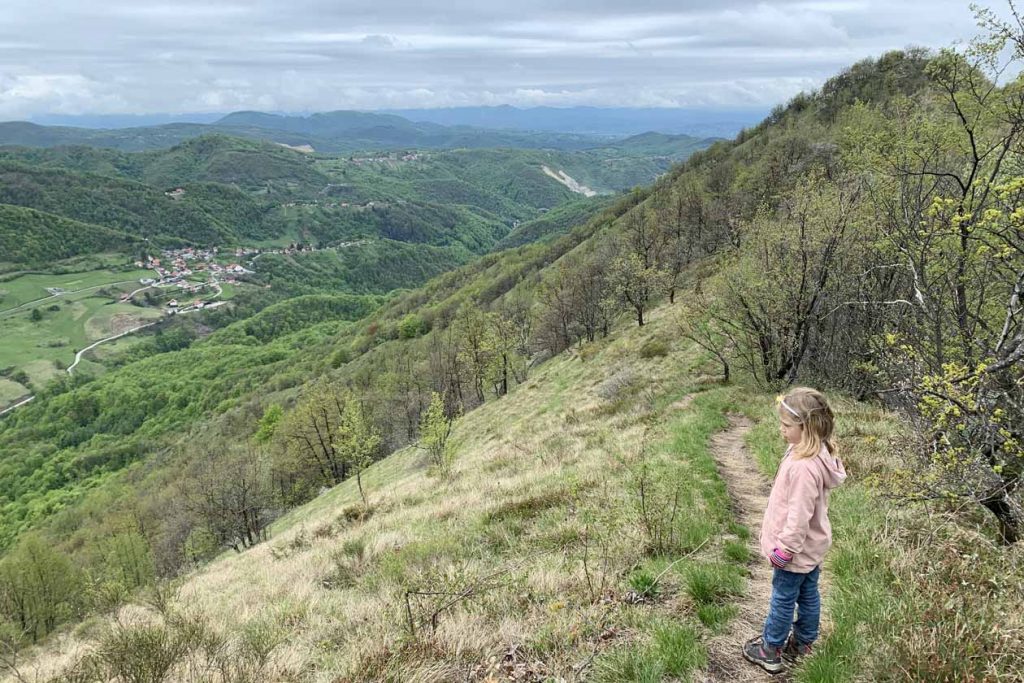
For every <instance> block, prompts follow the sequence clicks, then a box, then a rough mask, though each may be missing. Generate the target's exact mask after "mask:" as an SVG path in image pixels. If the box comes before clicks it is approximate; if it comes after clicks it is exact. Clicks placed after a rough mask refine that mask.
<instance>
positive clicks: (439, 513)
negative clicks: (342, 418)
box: [24, 307, 1013, 682]
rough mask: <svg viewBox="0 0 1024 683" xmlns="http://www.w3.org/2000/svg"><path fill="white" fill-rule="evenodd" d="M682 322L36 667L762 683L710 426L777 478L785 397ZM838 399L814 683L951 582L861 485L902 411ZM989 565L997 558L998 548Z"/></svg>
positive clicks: (554, 367)
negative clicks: (835, 468)
mask: <svg viewBox="0 0 1024 683" xmlns="http://www.w3.org/2000/svg"><path fill="white" fill-rule="evenodd" d="M677 313H678V311H676V310H674V309H673V308H671V307H665V308H663V309H660V310H658V311H656V312H655V313H654V314H653V315H652V316H651V318H650V322H649V323H648V325H646V326H645V327H643V328H637V327H635V326H630V327H623V328H620V329H617V330H616V331H615V332H614V333H613V334H612V335H611V336H610V337H609V338H607V339H605V340H603V341H601V342H599V343H597V344H596V345H594V346H592V347H587V348H586V350H585V353H583V354H580V353H570V354H565V355H563V356H561V357H559V358H557V359H555V360H552V361H550V362H549V363H547V364H545V365H544V366H543V367H541V368H539V369H538V370H537V371H536V372H534V373H533V375H532V377H531V378H530V379H529V381H528V382H527V383H526V384H524V385H523V386H522V387H520V388H519V389H518V390H517V391H515V392H513V393H512V394H510V395H509V396H507V397H505V398H503V399H501V400H500V401H495V402H493V403H489V404H487V405H485V406H484V407H482V408H480V409H478V410H476V411H474V412H473V413H471V414H469V415H467V416H466V417H464V418H463V419H461V420H459V421H458V422H457V423H456V428H455V431H454V432H453V435H452V442H453V444H454V454H453V456H452V457H453V465H452V471H451V474H450V475H448V476H442V475H439V474H438V472H437V471H436V470H435V469H434V468H432V467H431V466H430V464H429V462H428V458H427V456H426V454H425V453H424V452H423V451H421V450H418V449H415V448H408V449H405V450H402V451H399V452H398V453H395V454H394V455H392V456H390V457H389V458H387V459H386V460H384V461H381V462H379V463H377V464H375V465H374V466H372V467H371V468H370V469H368V470H367V471H365V472H364V473H363V475H362V486H363V488H364V490H365V493H366V495H367V497H368V500H369V505H370V507H369V508H366V507H364V506H363V503H362V502H361V498H360V493H359V491H358V489H357V487H356V482H355V481H354V480H349V481H347V482H345V483H343V484H341V485H339V486H337V487H335V488H334V489H332V490H331V491H330V492H328V493H325V494H323V495H321V496H319V497H318V498H316V499H315V500H314V501H312V502H310V503H309V504H307V505H306V506H304V507H301V508H298V509H296V510H294V511H292V512H291V513H289V514H288V515H287V516H285V517H283V518H282V519H280V520H278V521H277V522H276V523H275V525H274V527H273V529H272V530H271V533H270V537H269V540H267V541H266V542H264V543H262V544H261V545H259V546H257V547H255V548H253V549H250V550H248V551H245V552H243V553H241V554H236V553H230V554H228V555H225V556H223V557H221V558H219V559H218V560H216V561H215V562H213V563H212V564H211V565H210V566H208V567H206V568H204V569H202V570H200V571H198V572H195V573H193V574H191V575H189V576H187V577H186V578H185V579H184V580H183V581H182V582H181V583H179V584H177V585H176V586H175V588H174V589H173V591H172V592H170V593H165V594H163V595H162V597H160V598H159V600H158V601H154V602H150V603H141V602H140V603H135V604H132V605H130V606H128V607H125V608H122V609H121V610H119V611H118V615H117V621H116V622H114V621H112V620H110V619H107V620H105V621H104V622H102V623H99V624H94V625H93V627H92V628H91V629H90V630H89V631H80V632H79V633H77V634H74V635H68V636H66V637H65V638H63V639H62V640H61V641H60V646H59V649H58V648H56V647H55V645H56V643H54V644H53V645H43V646H41V647H40V648H38V649H35V650H34V651H32V652H30V653H28V655H27V659H26V664H25V667H24V670H26V671H27V670H29V669H30V668H31V670H34V671H38V672H39V673H40V674H41V676H42V677H43V679H44V680H45V679H47V677H48V676H50V675H55V674H57V673H59V672H64V673H65V675H66V674H67V673H68V672H70V671H78V672H82V671H91V672H93V675H98V676H100V677H103V676H116V675H118V674H119V673H120V672H122V671H125V670H127V667H129V666H143V665H147V664H143V663H150V662H153V661H154V660H153V658H155V657H156V656H158V655H157V654H156V653H157V652H166V653H167V656H166V657H164V658H162V659H161V660H160V661H161V662H163V664H162V665H161V666H166V667H168V671H169V672H170V676H169V677H170V679H171V680H189V681H191V680H196V681H198V680H200V679H202V678H203V676H207V675H208V676H211V677H212V678H211V679H210V680H222V679H221V678H220V676H224V677H225V678H224V679H223V680H227V677H228V676H231V677H234V676H241V675H247V676H253V677H255V678H256V679H264V680H270V679H274V678H298V679H300V680H322V679H339V678H340V679H341V680H353V681H364V680H365V681H371V680H395V681H397V680H403V681H404V680H454V679H470V680H484V679H486V678H487V677H489V676H490V677H499V678H500V677H512V678H515V677H518V678H519V679H520V680H545V679H548V678H552V677H554V678H559V677H561V678H566V679H570V680H594V681H608V682H613V681H625V680H652V681H656V680H673V679H686V678H699V679H704V678H706V679H708V680H713V681H738V680H743V681H748V680H750V681H761V680H765V679H764V677H763V676H758V675H756V674H754V673H753V670H752V669H749V668H747V665H746V663H745V662H743V661H742V659H741V658H740V657H739V655H738V649H737V648H738V645H737V643H738V642H740V641H741V640H742V639H744V638H746V637H749V636H751V635H753V634H754V633H756V630H757V627H758V625H759V624H758V618H759V615H760V614H763V610H764V609H765V608H766V605H767V603H766V598H765V594H764V593H763V589H764V586H759V585H757V584H756V583H755V581H754V580H752V579H751V578H749V577H750V576H751V571H750V568H751V567H752V566H754V567H756V566H757V565H758V563H760V562H761V560H760V559H759V558H758V557H757V551H756V550H755V549H754V548H753V545H754V544H755V543H756V533H757V530H756V529H751V528H749V527H748V526H745V525H744V524H743V523H742V522H741V521H740V519H739V518H738V517H737V516H735V515H736V513H735V512H733V510H735V509H736V506H737V505H740V504H741V502H740V501H737V500H736V499H735V498H733V499H730V496H731V495H737V494H735V493H734V488H747V489H749V488H750V482H749V481H747V480H734V479H730V477H735V476H737V473H736V472H735V471H730V470H728V469H725V468H724V467H723V466H722V465H721V464H720V462H721V461H720V459H721V458H722V457H724V455H723V452H722V449H723V448H724V447H725V446H724V445H723V442H721V440H720V438H719V437H717V436H715V435H716V434H720V435H727V436H729V438H732V439H734V444H735V445H734V446H730V447H735V448H739V449H740V450H739V453H740V456H741V457H742V458H743V459H744V461H745V463H746V465H745V468H746V470H747V471H746V474H745V476H748V477H753V478H760V481H761V482H762V484H761V485H764V483H765V482H767V481H768V477H770V475H771V473H772V471H773V467H774V462H775V459H776V458H777V457H778V454H779V452H780V449H781V444H780V443H779V442H778V439H777V427H776V418H775V417H774V411H773V402H772V400H771V396H770V395H765V394H763V393H759V392H757V391H756V390H752V389H751V388H750V387H748V386H744V385H740V386H734V387H731V388H723V387H719V386H717V385H716V384H715V383H714V382H711V383H709V382H708V379H707V376H706V375H705V374H704V371H705V369H707V368H706V367H705V363H706V362H707V359H706V358H702V356H701V354H700V353H699V352H698V351H697V350H696V349H695V348H693V347H692V346H690V345H689V344H688V343H687V342H683V341H679V340H678V337H677V334H676V332H675V330H676V329H677V324H678V321H677V319H676V315H677ZM673 340H676V341H673ZM654 345H658V347H659V348H660V349H661V351H659V352H657V353H653V354H652V353H650V352H649V351H646V349H651V348H653V347H654ZM837 410H838V413H839V415H840V427H839V428H840V432H841V433H842V434H843V435H844V436H843V449H844V450H843V453H844V457H845V459H846V462H847V466H848V468H849V470H850V471H851V473H852V474H853V477H854V482H855V483H853V484H852V485H850V486H848V487H846V488H844V489H841V490H839V491H838V492H837V493H836V495H835V496H834V497H833V501H832V517H833V521H834V524H835V526H836V528H837V529H841V530H842V532H841V533H838V534H837V546H836V548H835V549H834V550H833V552H832V554H831V555H830V559H829V562H828V565H827V568H826V571H827V572H828V573H829V575H830V577H831V579H830V583H829V585H828V587H827V589H826V605H825V609H826V612H827V613H828V614H829V615H831V616H830V618H831V620H832V621H831V623H832V626H831V628H830V629H829V630H828V631H826V635H825V638H824V641H823V643H822V644H821V647H820V648H819V650H818V652H817V654H816V655H815V656H814V657H812V658H811V659H810V660H809V661H807V662H805V663H804V665H803V666H801V667H800V668H799V669H798V670H797V671H796V672H795V676H794V678H795V679H796V680H801V681H824V680H829V681H832V680H877V678H876V677H877V676H878V675H880V674H882V673H884V671H886V670H888V669H887V667H888V666H889V661H890V660H888V659H887V658H883V657H873V658H863V657H857V656H856V653H857V652H861V651H863V650H864V649H866V648H870V649H872V650H874V651H876V652H882V651H884V652H886V653H887V655H888V656H900V652H901V647H902V643H900V642H898V641H897V640H896V639H894V638H892V637H891V636H890V635H889V633H891V632H901V633H908V632H909V631H908V629H916V630H917V631H918V632H920V631H922V627H923V626H924V624H925V622H924V621H923V619H924V618H925V617H923V611H924V610H927V609H934V608H935V605H936V604H937V602H936V601H935V600H928V599H927V598H925V599H922V596H923V595H928V593H927V592H925V593H922V590H924V591H927V590H928V588H929V587H931V588H932V589H933V590H934V589H935V588H937V586H938V585H939V582H941V579H940V578H938V577H936V578H934V579H933V578H928V575H922V574H921V573H919V570H920V569H921V568H922V566H924V565H926V564H931V565H933V566H942V563H941V561H937V558H935V556H934V553H933V552H932V551H931V546H930V545H929V544H928V543H923V542H922V540H923V539H922V537H921V536H920V535H919V534H921V533H922V532H921V531H918V530H917V527H916V525H917V524H920V523H921V522H922V521H923V520H915V519H913V518H908V517H906V516H902V517H900V519H901V525H900V526H901V527H902V528H900V529H898V530H891V531H889V532H887V534H888V535H884V536H880V535H879V529H880V528H882V527H884V526H885V525H886V521H887V520H891V515H893V514H895V511H894V510H891V509H889V508H888V507H887V506H886V505H885V504H884V503H882V501H880V500H879V499H877V498H875V497H874V496H873V494H871V493H870V492H869V491H868V490H867V489H866V488H865V486H864V484H863V483H861V482H860V481H858V480H860V479H862V478H863V477H864V476H865V475H867V474H868V473H869V472H871V471H877V470H876V469H875V468H877V467H878V463H877V458H876V456H875V455H874V451H875V446H874V444H875V443H876V441H877V440H878V439H879V438H880V437H884V436H885V435H888V434H891V433H893V428H894V425H893V421H892V419H891V418H890V417H888V416H886V415H885V414H883V413H881V412H879V411H877V410H875V409H872V408H869V407H866V406H864V405H862V404H857V403H855V402H852V401H847V400H841V399H838V400H837ZM737 414H740V415H745V416H746V418H745V419H747V420H748V422H747V423H746V425H745V426H742V427H741V428H737V427H736V426H735V425H737V424H740V425H742V424H743V423H742V419H743V418H739V419H737V418H736V415H737ZM730 425H733V426H730ZM751 425H752V426H753V428H752V429H750V426H751ZM759 464H760V468H761V469H760V470H759ZM975 552H976V553H977V556H978V558H979V559H978V560H976V562H980V563H981V564H982V565H983V566H984V565H988V564H989V563H992V562H994V561H997V557H998V553H999V550H998V548H996V547H993V546H991V545H987V544H982V545H980V546H976V548H975ZM975 566H976V567H977V565H975ZM756 574H757V572H756V571H755V575H756ZM975 575H980V572H978V571H977V570H976V571H975ZM936 592H937V593H939V594H941V595H942V596H943V597H942V598H941V601H945V600H946V599H947V597H948V595H949V592H948V591H936ZM947 614H948V613H947ZM1004 628H1007V629H1009V628H1013V627H1012V626H1011V625H1005V626H1004ZM142 639H145V641H146V642H148V643H151V645H150V646H149V648H146V649H141V648H137V647H134V646H132V643H137V642H139V641H140V640H142ZM325 643H329V646H325V645H324V644H325ZM1004 645H1009V643H1007V642H1005V641H1004ZM150 648H155V649H150ZM172 653H173V654H172ZM902 656H904V657H905V656H906V654H905V653H904V654H903V655H902ZM207 666H209V667H211V668H210V669H207V668H205V667H207ZM195 667H199V669H198V671H200V672H203V671H205V672H208V673H198V674H196V673H191V674H190V673H189V671H193V672H195V671H196V670H197V669H196V668H195ZM214 670H216V671H219V672H224V673H218V674H214V673H212V671H214ZM1001 670H1002V671H1008V669H1006V668H1003V669H1001Z"/></svg>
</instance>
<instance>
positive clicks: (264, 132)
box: [0, 111, 610, 154]
mask: <svg viewBox="0 0 1024 683" xmlns="http://www.w3.org/2000/svg"><path fill="white" fill-rule="evenodd" d="M209 133H221V134H225V135H233V136H237V137H245V138H251V139H257V140H266V141H271V142H277V143H282V144H287V145H292V146H295V147H301V146H306V145H308V146H310V147H312V148H313V149H314V150H316V151H318V152H325V153H332V154H337V153H345V152H355V151H368V150H397V149H409V148H419V149H457V148H498V147H502V148H513V149H559V150H578V149H588V148H593V147H598V146H600V145H602V144H604V143H606V142H608V141H609V139H610V138H609V137H607V136H592V135H579V134H575V133H557V132H550V131H516V130H491V129H485V128H474V127H472V126H461V125H459V126H445V125H441V124H436V123H422V122H421V123H417V122H413V121H410V120H408V119H405V118H402V117H400V116H396V115H394V114H372V113H366V112H355V111H335V112H328V113H323V114H312V115H310V116H288V115H279V114H266V113H262V112H235V113H232V114H228V115H227V116H224V117H222V118H220V119H218V120H217V121H215V122H213V123H208V124H203V123H169V124H164V125H158V126H138V127H134V128H102V129H101V128H79V127H71V126H41V125H39V124H36V123H30V122H26V121H12V122H8V123H0V145H24V146H31V147H57V146H66V145H89V146H92V147H107V148H111V149H119V150H122V151H144V150H151V149H161V148H166V147H171V146H173V145H176V144H178V143H180V142H183V141H184V140H188V139H191V138H195V137H199V136H201V135H206V134H209Z"/></svg>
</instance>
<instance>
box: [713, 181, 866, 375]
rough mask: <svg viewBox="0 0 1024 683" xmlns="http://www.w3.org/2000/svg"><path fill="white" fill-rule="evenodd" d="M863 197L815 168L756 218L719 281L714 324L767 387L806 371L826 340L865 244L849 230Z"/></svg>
mask: <svg viewBox="0 0 1024 683" xmlns="http://www.w3.org/2000/svg"><path fill="white" fill-rule="evenodd" d="M857 199H858V191H857V189H856V187H854V186H851V185H850V184H849V183H844V182H842V181H836V180H830V179H829V178H827V177H826V176H825V175H824V174H823V173H821V172H817V171H816V172H811V173H809V174H808V175H807V176H806V177H805V178H804V179H803V180H802V181H801V182H799V183H798V184H797V185H796V187H794V189H793V190H792V191H790V192H789V193H787V194H786V196H785V197H784V198H783V199H782V200H781V201H780V204H779V208H778V210H776V211H775V212H767V211H765V212H762V214H761V215H759V216H758V217H757V218H756V219H755V220H754V222H753V224H752V225H751V226H750V228H749V233H750V236H749V237H748V238H746V240H745V242H746V243H745V244H744V247H743V248H742V249H741V250H739V252H738V253H737V254H736V255H735V257H734V258H733V259H732V260H731V262H730V263H729V264H728V266H727V268H726V269H725V270H724V271H723V272H722V273H721V274H720V275H719V276H718V277H717V278H716V286H717V288H718V291H719V298H720V300H721V306H720V307H719V308H716V309H714V315H715V316H716V321H715V323H714V326H715V327H716V328H717V329H718V330H719V331H720V332H722V333H724V334H725V335H726V336H728V337H730V338H731V340H732V341H733V346H734V347H735V349H736V352H737V353H738V354H739V355H740V358H741V360H742V361H743V363H744V364H745V365H746V366H747V367H748V368H749V369H750V371H751V373H752V374H753V376H754V377H755V378H757V379H758V380H759V381H760V382H762V383H763V384H765V385H767V386H769V387H773V388H779V387H781V386H786V385H789V384H792V383H793V382H795V381H796V380H797V378H798V377H800V376H801V375H800V372H801V370H802V368H803V365H804V362H805V360H806V359H807V358H808V356H809V355H810V354H811V353H813V352H815V351H816V350H817V349H818V348H820V344H819V343H818V342H819V341H822V340H823V339H825V338H826V337H825V336H824V334H823V333H824V330H825V329H826V328H827V326H828V324H829V321H828V315H827V314H828V311H829V308H830V306H831V304H832V302H834V301H842V300H844V298H845V297H844V288H845V287H846V285H847V280H846V278H845V276H844V274H845V273H847V272H849V271H851V270H852V269H853V267H855V265H856V261H857V259H858V256H857V250H858V246H859V245H860V244H861V240H860V239H858V238H855V237H854V236H853V235H852V232H853V231H852V229H851V224H852V220H853V217H854V213H855V207H856V203H857ZM707 332H710V330H708V331H707ZM701 334H702V335H704V336H705V337H706V334H704V332H701ZM698 336H700V335H698Z"/></svg>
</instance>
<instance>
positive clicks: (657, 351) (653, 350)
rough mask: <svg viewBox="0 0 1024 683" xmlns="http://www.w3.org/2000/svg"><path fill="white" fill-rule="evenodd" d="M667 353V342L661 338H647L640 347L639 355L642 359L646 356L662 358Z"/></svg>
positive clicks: (646, 357)
mask: <svg viewBox="0 0 1024 683" xmlns="http://www.w3.org/2000/svg"><path fill="white" fill-rule="evenodd" d="M667 355H668V344H666V343H665V342H664V341H663V340H661V339H657V338H655V339H648V340H647V341H646V342H645V343H644V345H643V346H641V347H640V357H641V358H644V359H648V358H662V357H664V356H667Z"/></svg>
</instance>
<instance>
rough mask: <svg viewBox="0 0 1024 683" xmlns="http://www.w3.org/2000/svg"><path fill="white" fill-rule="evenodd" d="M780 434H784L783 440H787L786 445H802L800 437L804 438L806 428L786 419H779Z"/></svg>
mask: <svg viewBox="0 0 1024 683" xmlns="http://www.w3.org/2000/svg"><path fill="white" fill-rule="evenodd" d="M779 432H781V433H782V438H783V439H785V441H786V443H794V444H795V443H800V437H801V436H803V432H804V428H803V427H801V426H800V425H798V424H796V423H795V422H789V421H788V420H786V419H785V418H781V417H780V418H779Z"/></svg>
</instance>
